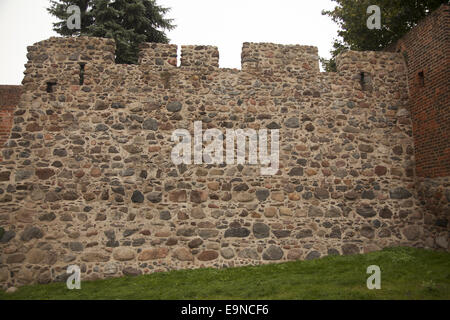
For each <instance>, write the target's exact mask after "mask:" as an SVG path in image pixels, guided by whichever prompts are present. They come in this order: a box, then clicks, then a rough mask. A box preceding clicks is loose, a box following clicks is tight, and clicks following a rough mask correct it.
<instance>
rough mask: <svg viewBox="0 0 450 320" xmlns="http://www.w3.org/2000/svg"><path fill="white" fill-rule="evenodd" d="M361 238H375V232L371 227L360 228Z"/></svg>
mask: <svg viewBox="0 0 450 320" xmlns="http://www.w3.org/2000/svg"><path fill="white" fill-rule="evenodd" d="M361 236H363V237H366V238H368V239H373V238H374V237H375V230H374V229H373V228H372V227H369V226H364V227H362V228H361Z"/></svg>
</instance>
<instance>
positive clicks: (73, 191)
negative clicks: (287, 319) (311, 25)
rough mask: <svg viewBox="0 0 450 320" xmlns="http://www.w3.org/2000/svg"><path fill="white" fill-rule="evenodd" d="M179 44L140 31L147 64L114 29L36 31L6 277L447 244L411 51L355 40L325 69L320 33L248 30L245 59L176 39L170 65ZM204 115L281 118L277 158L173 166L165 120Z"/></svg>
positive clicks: (14, 156) (0, 258)
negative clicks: (282, 38) (313, 42)
mask: <svg viewBox="0 0 450 320" xmlns="http://www.w3.org/2000/svg"><path fill="white" fill-rule="evenodd" d="M176 49H177V47H176V46H175V45H163V44H144V45H143V46H142V48H141V54H140V59H139V61H140V64H138V65H117V64H115V63H114V50H115V44H114V41H112V40H108V39H99V38H85V37H80V38H50V39H48V40H45V41H41V42H39V43H36V44H34V45H33V46H30V47H28V55H27V56H28V63H27V65H26V72H25V78H24V80H23V91H24V93H23V94H22V96H21V99H20V102H19V103H18V104H17V107H16V110H15V111H14V124H13V127H12V129H11V134H10V137H9V140H8V142H7V143H6V146H5V148H4V149H3V150H2V155H3V161H2V162H0V209H1V210H0V227H1V229H0V232H1V233H2V235H1V237H0V248H1V254H0V284H1V285H2V286H3V287H5V288H6V287H9V286H13V285H15V286H17V285H23V284H28V283H36V282H38V283H47V282H50V281H61V280H64V279H65V277H66V276H67V275H66V269H67V266H68V265H71V264H77V265H79V266H80V267H81V270H82V279H83V280H89V279H97V278H104V277H117V276H122V275H138V274H143V273H144V274H146V273H152V272H155V271H166V270H173V269H185V268H198V267H216V268H221V267H234V266H242V265H258V264H264V263H274V262H283V261H289V260H298V259H315V258H318V257H321V256H326V255H334V254H345V255H346V254H357V253H362V252H370V251H373V250H379V249H381V248H384V247H388V246H399V245H406V246H416V247H430V248H440V249H448V236H449V233H448V219H447V218H448V214H447V216H445V214H443V212H442V211H441V209H439V208H445V206H446V205H447V204H448V200H449V197H450V192H449V189H448V188H446V186H447V185H448V181H447V182H445V179H446V178H445V177H442V178H440V179H444V182H442V181H441V180H439V181H438V183H437V184H436V180H431V181H422V182H420V186H422V187H420V188H417V186H418V183H419V182H418V181H419V180H418V178H417V176H416V175H415V170H414V169H415V156H414V153H415V147H414V136H413V121H411V113H410V103H411V102H410V99H409V98H410V96H409V95H408V73H409V71H408V69H407V66H406V63H405V59H404V55H403V54H402V53H397V52H346V53H343V54H342V55H340V56H339V57H338V60H337V66H338V72H337V73H321V72H320V71H319V65H318V55H317V48H314V47H310V46H299V45H297V46H284V45H278V44H270V43H260V44H257V43H244V45H243V50H242V70H236V69H220V68H219V67H218V58H219V52H218V50H217V48H215V47H212V46H183V47H182V56H181V66H180V67H177V63H176V61H177V50H176ZM194 121H202V122H203V129H206V128H216V129H219V130H221V131H225V130H226V129H245V130H250V129H253V130H258V129H265V128H267V129H271V130H274V129H278V130H279V131H280V168H279V170H278V172H277V174H276V175H274V176H262V175H261V174H260V168H261V165H249V164H243V165H242V164H239V165H238V164H235V165H206V164H203V165H199V164H196V165H194V164H192V165H178V166H177V165H174V164H173V163H172V161H171V157H170V154H171V151H172V148H173V147H174V146H175V143H173V142H172V141H171V135H172V132H173V131H174V130H175V129H187V130H188V131H189V132H191V133H193V124H194ZM416 153H417V148H416ZM425 184H428V185H429V186H431V188H428V189H426V188H424V187H423V186H424V185H425ZM426 190H429V191H431V192H432V194H433V196H434V199H435V200H433V201H431V202H427V203H425V202H424V201H423V199H424V198H426V197H428V194H425V193H424V191H426ZM433 211H435V212H438V213H437V214H433V213H432V212H433ZM446 219H447V220H446Z"/></svg>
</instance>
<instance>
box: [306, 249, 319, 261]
mask: <svg viewBox="0 0 450 320" xmlns="http://www.w3.org/2000/svg"><path fill="white" fill-rule="evenodd" d="M319 258H320V252H318V251H316V250H313V251H311V252H309V253H308V254H307V255H306V257H305V260H314V259H319Z"/></svg>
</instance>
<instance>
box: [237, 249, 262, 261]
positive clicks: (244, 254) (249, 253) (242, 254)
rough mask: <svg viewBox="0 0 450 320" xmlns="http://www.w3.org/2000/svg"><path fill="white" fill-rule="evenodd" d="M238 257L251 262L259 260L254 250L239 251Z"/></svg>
mask: <svg viewBox="0 0 450 320" xmlns="http://www.w3.org/2000/svg"><path fill="white" fill-rule="evenodd" d="M238 257H239V258H242V259H252V260H259V259H260V257H259V254H258V251H256V250H255V249H250V248H245V249H242V250H241V251H239V253H238Z"/></svg>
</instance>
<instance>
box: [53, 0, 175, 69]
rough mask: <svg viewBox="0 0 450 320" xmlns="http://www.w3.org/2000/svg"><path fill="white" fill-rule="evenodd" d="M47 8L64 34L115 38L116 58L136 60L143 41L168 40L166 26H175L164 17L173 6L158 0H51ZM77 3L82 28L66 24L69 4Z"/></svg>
mask: <svg viewBox="0 0 450 320" xmlns="http://www.w3.org/2000/svg"><path fill="white" fill-rule="evenodd" d="M50 2H51V5H50V7H49V8H48V9H47V10H48V11H49V12H50V13H51V14H52V15H54V16H56V17H57V18H58V19H60V21H58V22H56V23H54V24H53V30H54V31H56V32H57V33H59V34H61V35H63V36H80V35H81V36H93V37H104V38H113V39H114V40H115V41H116V46H117V49H116V62H117V63H137V60H138V54H139V44H140V43H142V42H161V43H168V42H169V39H168V38H167V36H166V34H165V32H164V31H165V30H172V29H173V28H174V27H175V26H174V25H173V24H172V19H166V18H164V15H165V14H166V13H167V12H168V11H169V10H170V9H168V8H164V7H161V6H158V5H157V4H156V2H155V0H113V1H112V0H50ZM70 5H77V6H78V7H79V8H80V11H81V30H75V29H73V30H70V29H69V28H67V19H68V18H69V16H70V14H69V13H67V8H68V7H69V6H70Z"/></svg>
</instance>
